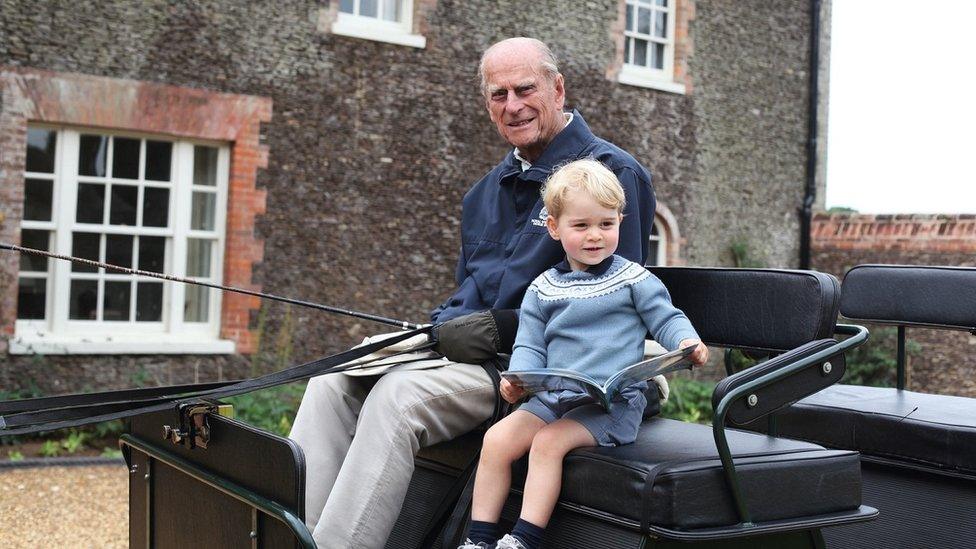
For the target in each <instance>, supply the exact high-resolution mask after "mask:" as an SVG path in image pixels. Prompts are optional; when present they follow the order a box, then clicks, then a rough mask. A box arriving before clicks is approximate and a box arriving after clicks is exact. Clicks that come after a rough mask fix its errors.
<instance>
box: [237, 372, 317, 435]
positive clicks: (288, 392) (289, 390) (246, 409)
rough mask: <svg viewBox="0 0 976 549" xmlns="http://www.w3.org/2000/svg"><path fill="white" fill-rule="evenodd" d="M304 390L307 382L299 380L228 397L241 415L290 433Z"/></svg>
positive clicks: (239, 415)
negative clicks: (294, 382)
mask: <svg viewBox="0 0 976 549" xmlns="http://www.w3.org/2000/svg"><path fill="white" fill-rule="evenodd" d="M304 393H305V384H304V383H298V384H290V385H279V386H278V387H271V388H269V389H264V390H261V391H255V392H253V393H248V394H245V395H240V396H236V397H231V398H228V399H227V401H228V402H229V403H231V404H233V405H234V413H235V415H236V417H237V419H239V420H241V421H243V422H245V423H250V424H251V425H254V426H255V427H259V428H261V429H265V430H267V431H271V432H273V433H277V434H279V435H281V436H287V435H288V432H289V431H291V420H292V418H293V417H295V412H297V411H298V405H299V404H300V403H301V401H302V395H303V394H304Z"/></svg>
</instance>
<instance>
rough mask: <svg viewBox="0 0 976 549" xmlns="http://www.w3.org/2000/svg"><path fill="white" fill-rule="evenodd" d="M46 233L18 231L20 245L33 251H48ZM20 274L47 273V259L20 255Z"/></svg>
mask: <svg viewBox="0 0 976 549" xmlns="http://www.w3.org/2000/svg"><path fill="white" fill-rule="evenodd" d="M50 234H51V233H49V232H47V231H35V230H32V229H22V230H21V231H20V245H21V246H23V247H25V248H34V249H35V250H44V251H47V250H50V244H49V242H50V240H49V238H50V236H49V235H50ZM20 270H21V272H24V271H28V272H41V273H44V272H47V258H46V257H41V256H37V255H33V254H20Z"/></svg>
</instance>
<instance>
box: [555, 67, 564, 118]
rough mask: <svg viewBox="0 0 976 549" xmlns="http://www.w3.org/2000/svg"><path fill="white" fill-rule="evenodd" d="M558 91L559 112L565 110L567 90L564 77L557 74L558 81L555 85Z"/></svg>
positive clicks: (557, 103)
mask: <svg viewBox="0 0 976 549" xmlns="http://www.w3.org/2000/svg"><path fill="white" fill-rule="evenodd" d="M553 84H554V85H555V89H556V105H557V108H558V109H559V110H563V107H564V106H565V103H566V88H565V86H564V84H563V75H561V74H557V75H556V81H555V82H554V83H553Z"/></svg>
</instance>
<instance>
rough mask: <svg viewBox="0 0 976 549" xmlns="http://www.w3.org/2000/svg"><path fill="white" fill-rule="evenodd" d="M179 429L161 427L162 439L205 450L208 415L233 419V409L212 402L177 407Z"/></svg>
mask: <svg viewBox="0 0 976 549" xmlns="http://www.w3.org/2000/svg"><path fill="white" fill-rule="evenodd" d="M178 413H179V416H180V425H179V427H172V426H170V425H164V426H163V438H165V439H166V440H168V441H170V442H172V443H173V444H181V445H183V446H186V447H187V448H190V449H191V450H192V449H193V448H204V449H206V448H207V444H208V443H209V442H210V419H209V416H210V414H217V415H221V416H226V417H233V414H234V407H233V406H231V405H230V404H218V403H214V402H191V403H183V404H180V405H179V408H178Z"/></svg>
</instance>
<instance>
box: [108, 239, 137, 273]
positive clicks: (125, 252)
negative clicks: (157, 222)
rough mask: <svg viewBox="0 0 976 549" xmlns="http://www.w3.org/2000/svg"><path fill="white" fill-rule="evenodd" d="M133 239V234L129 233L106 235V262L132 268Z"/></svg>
mask: <svg viewBox="0 0 976 549" xmlns="http://www.w3.org/2000/svg"><path fill="white" fill-rule="evenodd" d="M132 241H133V237H132V235H128V234H110V235H105V262H106V263H111V264H112V265H118V266H119V267H127V268H129V269H131V268H132ZM109 272H113V271H109Z"/></svg>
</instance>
